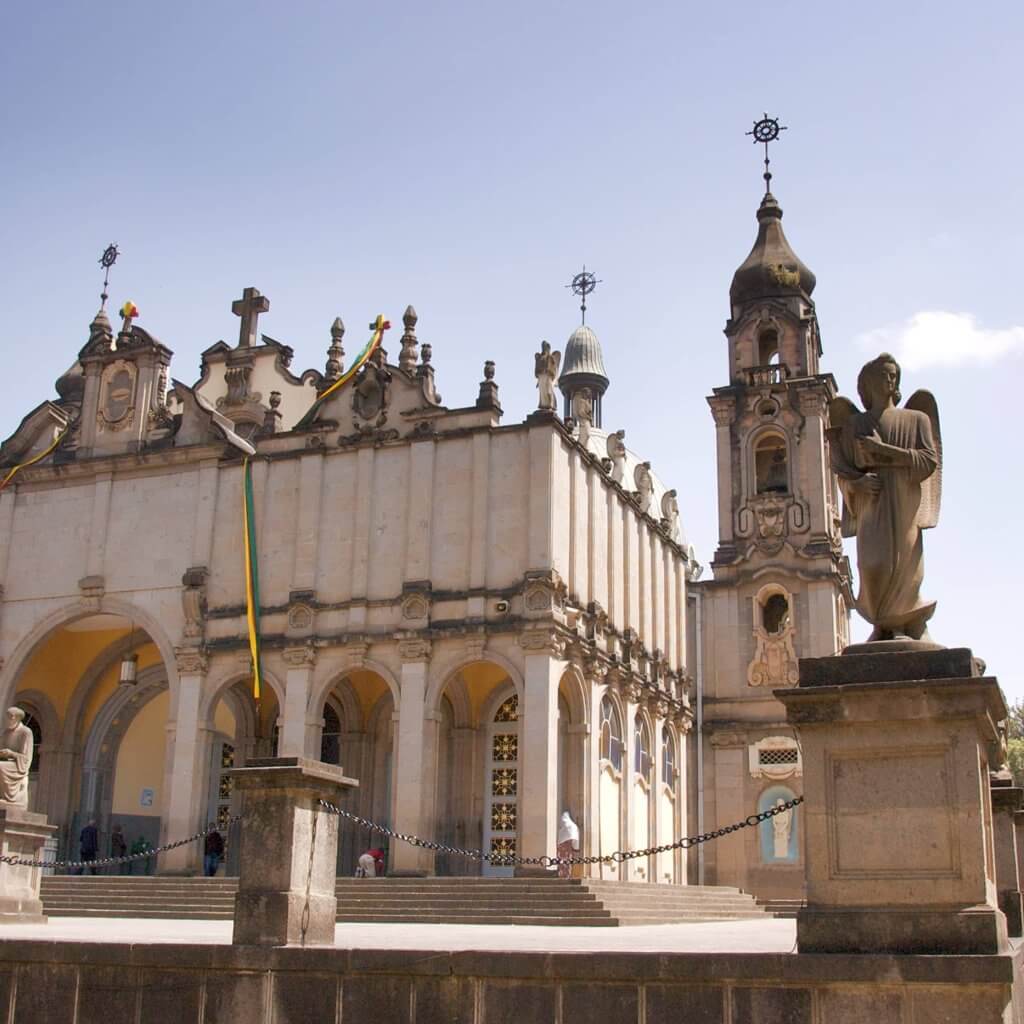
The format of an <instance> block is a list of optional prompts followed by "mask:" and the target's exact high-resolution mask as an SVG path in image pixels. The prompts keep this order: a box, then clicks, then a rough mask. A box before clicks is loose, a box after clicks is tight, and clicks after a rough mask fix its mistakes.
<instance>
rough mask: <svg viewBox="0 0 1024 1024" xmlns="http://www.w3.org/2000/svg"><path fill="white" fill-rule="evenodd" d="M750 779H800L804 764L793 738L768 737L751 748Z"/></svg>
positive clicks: (753, 744)
mask: <svg viewBox="0 0 1024 1024" xmlns="http://www.w3.org/2000/svg"><path fill="white" fill-rule="evenodd" d="M749 759H750V777H751V778H753V779H761V778H766V779H774V780H776V781H778V780H781V779H788V778H794V777H795V778H800V777H801V776H802V775H803V773H804V769H803V762H802V759H801V757H800V748H799V747H798V745H797V742H796V740H795V739H793V737H792V736H766V737H765V738H764V739H761V740H758V741H757V742H756V743H752V744H751V745H750V747H749Z"/></svg>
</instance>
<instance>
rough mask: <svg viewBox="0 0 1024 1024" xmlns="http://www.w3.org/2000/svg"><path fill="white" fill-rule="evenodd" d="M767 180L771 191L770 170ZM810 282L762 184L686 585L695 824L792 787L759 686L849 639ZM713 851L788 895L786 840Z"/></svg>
mask: <svg viewBox="0 0 1024 1024" xmlns="http://www.w3.org/2000/svg"><path fill="white" fill-rule="evenodd" d="M769 120H770V119H769ZM771 123H773V124H775V125H776V135H777V131H778V126H777V122H771ZM760 124H763V122H759V125H760ZM757 127H758V126H755V131H756V129H757ZM755 141H765V140H764V139H757V137H756V136H755ZM765 178H766V183H768V184H770V178H771V175H770V174H769V173H768V172H767V169H766V173H765ZM814 286H815V277H814V274H813V273H812V272H811V271H810V269H809V268H808V267H807V266H806V265H805V264H804V263H803V262H802V261H801V260H800V259H799V257H797V255H796V253H795V252H794V251H793V249H792V248H791V246H790V244H789V242H788V241H787V239H786V236H785V233H784V232H783V230H782V209H781V207H780V206H779V204H778V202H777V201H776V199H775V197H774V196H773V195H772V193H771V191H768V190H766V192H765V194H764V197H763V199H762V200H761V203H760V206H759V208H758V210H757V238H756V239H755V241H754V245H753V248H752V249H751V250H750V254H749V255H748V256H747V258H746V259H745V260H744V261H743V263H742V264H741V265H740V266H739V268H738V269H737V270H736V272H735V274H734V275H733V279H732V285H731V287H730V289H729V307H730V308H729V319H728V321H727V323H726V325H725V337H726V344H727V351H728V383H726V384H725V385H723V386H722V387H716V388H714V389H713V392H712V394H711V395H710V396H709V397H708V404H709V405H710V406H711V413H712V416H713V417H714V422H715V438H716V449H717V472H718V534H719V539H718V546H717V549H716V551H715V555H714V558H713V560H712V562H711V568H712V570H713V579H710V580H706V581H702V582H700V583H698V584H697V585H696V589H697V591H698V601H699V602H701V606H700V611H701V617H700V621H701V632H702V640H703V645H702V646H703V651H704V658H703V665H702V680H701V690H702V693H701V697H702V709H703V722H702V732H703V737H704V738H703V744H702V745H703V754H702V762H703V763H702V767H703V770H704V786H703V796H704V799H705V816H704V821H703V828H704V829H705V830H706V829H709V828H715V827H720V826H722V825H724V824H728V823H729V822H732V821H737V820H742V819H743V818H744V817H746V816H747V815H748V814H750V813H752V812H756V811H758V810H762V809H763V808H762V807H761V806H760V804H761V803H762V802H764V801H766V800H767V801H769V803H771V804H773V803H774V800H775V799H776V798H777V797H778V796H781V795H784V792H783V791H788V792H790V793H791V794H792V795H796V794H798V793H799V792H800V791H801V788H802V787H801V784H800V777H801V771H802V769H801V766H800V754H799V749H798V747H797V744H796V740H795V738H794V737H793V736H792V730H790V729H789V728H788V727H787V726H786V725H785V721H786V716H785V712H784V710H783V708H782V706H781V704H780V703H779V702H778V701H777V700H776V699H775V698H774V696H773V694H772V690H773V689H776V688H781V687H789V686H794V685H796V683H797V679H798V667H797V662H798V659H799V658H805V657H823V656H826V655H831V654H835V653H837V652H838V651H839V650H841V649H842V647H843V646H845V644H846V643H847V642H848V619H849V614H848V610H847V609H848V608H849V606H850V604H851V603H852V600H851V597H850V592H849V566H848V563H847V561H846V559H845V557H844V556H843V552H842V546H841V539H840V531H839V512H838V502H837V497H836V496H837V485H836V481H835V477H834V475H833V473H832V471H831V468H830V466H829V458H828V450H827V440H826V434H825V430H826V427H827V425H828V424H827V416H828V403H829V401H830V400H831V399H832V398H833V397H834V396H835V394H836V390H835V381H834V380H833V378H832V376H831V375H830V374H828V373H823V372H821V366H820V360H821V355H822V346H821V336H820V333H819V327H818V318H817V312H816V310H815V306H814V301H813V299H812V295H813V292H814ZM776 790H777V791H778V792H775V791H776ZM797 827H799V826H797ZM750 831H751V832H752V833H753V832H754V831H755V830H750ZM715 845H716V850H715V851H711V852H710V853H709V855H708V861H709V863H708V864H707V865H706V867H707V870H706V872H705V881H707V882H714V883H716V884H724V885H739V886H743V887H746V888H748V889H749V890H751V891H753V892H755V893H756V894H757V895H758V896H764V897H765V898H797V897H799V895H800V890H801V886H802V866H801V859H802V853H801V851H800V846H799V843H797V842H796V840H794V843H793V844H792V845H791V846H786V847H785V849H783V848H782V846H780V845H779V844H775V843H774V842H771V843H769V842H767V841H766V840H765V841H762V838H761V837H760V834H758V836H753V835H752V836H751V837H748V838H747V839H744V840H742V841H734V842H730V843H728V844H726V843H719V844H715ZM783 845H785V844H783Z"/></svg>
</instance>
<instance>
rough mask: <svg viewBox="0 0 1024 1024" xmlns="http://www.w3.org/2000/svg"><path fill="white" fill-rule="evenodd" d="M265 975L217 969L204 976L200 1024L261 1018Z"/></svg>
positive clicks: (265, 998) (218, 1023) (265, 982)
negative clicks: (219, 970) (204, 993)
mask: <svg viewBox="0 0 1024 1024" xmlns="http://www.w3.org/2000/svg"><path fill="white" fill-rule="evenodd" d="M268 980H269V979H268V978H267V976H266V975H265V974H233V973H228V972H218V973H217V974H213V975H208V976H207V978H206V1005H205V1006H204V1007H203V1024H236V1022H239V1021H250V1020H251V1021H257V1020H262V1019H263V1014H264V1012H265V1010H266V1000H267V982H268Z"/></svg>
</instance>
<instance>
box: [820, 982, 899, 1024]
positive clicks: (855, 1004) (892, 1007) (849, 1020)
mask: <svg viewBox="0 0 1024 1024" xmlns="http://www.w3.org/2000/svg"><path fill="white" fill-rule="evenodd" d="M818 1005H819V1006H820V1008H821V1020H822V1021H827V1022H828V1024H903V1021H904V1017H903V1005H904V997H903V994H902V993H900V992H885V991H877V990H875V991H871V992H853V991H849V990H844V989H832V990H826V991H824V992H822V993H821V995H820V996H819V997H818Z"/></svg>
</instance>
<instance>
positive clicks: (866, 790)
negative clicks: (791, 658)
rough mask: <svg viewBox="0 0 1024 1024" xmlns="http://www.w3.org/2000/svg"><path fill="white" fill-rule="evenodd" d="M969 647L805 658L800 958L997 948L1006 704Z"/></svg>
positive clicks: (799, 718) (789, 703)
mask: <svg viewBox="0 0 1024 1024" xmlns="http://www.w3.org/2000/svg"><path fill="white" fill-rule="evenodd" d="M978 673H979V668H978V663H977V662H976V661H975V660H974V659H973V658H972V656H971V652H970V651H969V650H966V649H958V650H941V651H920V652H903V653H884V654H855V655H844V656H839V657H832V658H813V659H802V660H801V661H800V684H799V687H798V688H796V689H790V690H776V691H775V695H776V697H777V698H778V699H779V700H780V701H782V703H783V704H784V705H785V707H786V714H787V719H788V721H789V723H790V724H791V725H793V726H795V727H796V728H797V730H798V732H799V738H800V743H801V747H802V754H803V765H804V775H803V778H804V797H805V801H806V802H805V803H804V805H803V806H802V808H801V810H802V812H803V817H804V823H805V828H806V832H805V836H806V841H805V855H806V866H807V908H806V909H805V910H803V911H801V912H800V914H799V916H798V918H797V943H798V946H799V949H800V952H801V953H819V952H820V953H825V952H827V953H969V954H970V953H973V954H982V953H997V952H1001V951H1003V950H1004V949H1006V947H1007V938H1006V920H1005V918H1004V916H1003V913H1002V912H1001V911H1000V910H999V909H998V906H997V902H996V880H995V859H994V850H993V838H992V807H991V801H990V799H989V765H990V763H991V762H992V761H994V760H995V759H996V758H997V757H998V733H997V729H996V723H997V722H999V721H1001V720H1002V719H1004V718H1005V717H1006V705H1005V702H1004V700H1003V697H1002V694H1001V693H1000V691H999V686H998V684H997V682H996V680H995V679H992V678H982V677H980V676H979V674H978Z"/></svg>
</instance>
